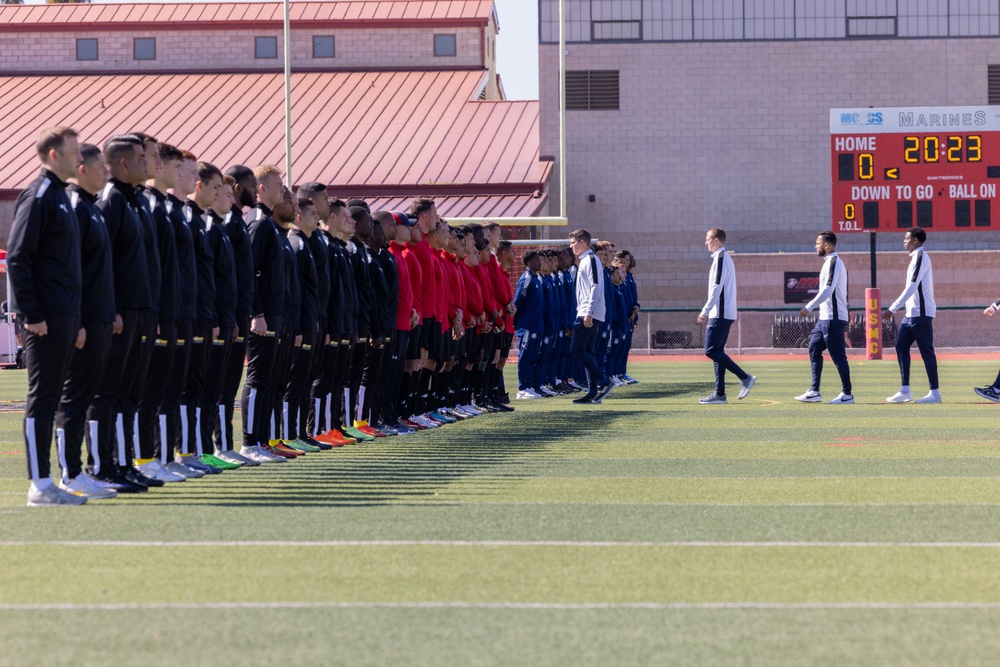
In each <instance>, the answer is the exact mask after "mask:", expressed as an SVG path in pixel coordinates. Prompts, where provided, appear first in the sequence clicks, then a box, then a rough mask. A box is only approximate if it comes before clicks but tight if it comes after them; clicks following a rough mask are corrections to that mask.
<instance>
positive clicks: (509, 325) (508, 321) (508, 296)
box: [497, 265, 514, 334]
mask: <svg viewBox="0 0 1000 667" xmlns="http://www.w3.org/2000/svg"><path fill="white" fill-rule="evenodd" d="M497 268H499V265H497ZM500 279H501V280H502V281H503V287H504V295H505V296H504V298H505V301H504V303H505V304H506V303H510V302H511V301H513V300H514V286H513V285H511V283H510V274H509V273H508V272H506V271H504V270H503V269H500ZM503 319H504V329H503V330H504V331H505V332H506V333H509V334H512V333H514V318H513V317H511V316H510V315H506V314H505V315H504V318H503Z"/></svg>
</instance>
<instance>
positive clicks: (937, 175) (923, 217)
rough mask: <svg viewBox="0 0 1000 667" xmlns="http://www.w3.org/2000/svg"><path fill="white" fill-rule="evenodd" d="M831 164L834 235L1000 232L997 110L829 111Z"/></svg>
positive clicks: (999, 124) (999, 121) (999, 123)
mask: <svg viewBox="0 0 1000 667" xmlns="http://www.w3.org/2000/svg"><path fill="white" fill-rule="evenodd" d="M830 158H831V169H832V171H831V173H832V177H833V231H834V232H837V233H840V232H865V231H872V232H877V231H899V230H906V229H909V228H910V227H923V228H925V229H928V230H930V229H933V230H937V231H977V230H978V231H985V230H989V229H1000V208H998V206H997V205H996V197H997V185H998V184H1000V107H913V108H899V107H897V108H874V109H867V108H866V109H831V110H830ZM994 217H995V218H996V219H994Z"/></svg>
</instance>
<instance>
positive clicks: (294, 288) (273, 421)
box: [268, 187, 302, 458]
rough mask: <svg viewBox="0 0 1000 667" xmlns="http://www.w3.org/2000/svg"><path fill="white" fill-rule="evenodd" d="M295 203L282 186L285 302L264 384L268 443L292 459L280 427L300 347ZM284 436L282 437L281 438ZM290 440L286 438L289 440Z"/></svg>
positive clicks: (278, 217)
mask: <svg viewBox="0 0 1000 667" xmlns="http://www.w3.org/2000/svg"><path fill="white" fill-rule="evenodd" d="M297 210H298V202H297V201H296V200H295V198H294V197H292V193H291V191H290V190H289V189H288V188H287V187H286V188H284V190H283V192H282V199H281V203H280V204H279V205H277V206H275V207H274V221H275V222H276V223H277V225H278V227H279V228H280V229H281V231H282V234H281V236H280V238H279V239H278V242H279V246H280V248H281V253H280V257H281V261H282V263H283V269H282V275H283V276H284V278H285V301H284V313H283V317H282V327H281V331H280V332H279V333H278V349H277V352H276V353H275V362H274V372H273V373H272V374H271V382H270V384H268V402H269V403H270V404H271V405H272V409H271V416H270V418H269V420H268V421H269V428H268V430H269V438H268V444H269V445H271V447H273V448H276V450H277V452H278V454H279V455H282V456H290V457H291V458H294V457H295V456H296V455H297V454H296V452H295V451H294V448H293V449H292V450H290V449H289V448H287V447H284V446H283V445H285V444H287V443H285V442H284V440H285V439H289V438H288V434H287V433H285V429H284V428H283V426H284V424H285V405H284V396H285V390H286V388H287V386H288V376H289V374H290V372H291V364H292V355H293V353H294V352H295V351H296V349H297V348H299V347H300V346H301V345H302V332H301V329H300V327H301V322H300V319H301V317H302V285H301V284H300V282H299V268H298V262H297V261H296V256H295V251H294V250H292V246H291V244H290V243H289V242H288V236H287V234H288V230H289V229H290V228H291V227H292V223H294V222H295V218H296V211H297ZM283 434H284V436H285V437H284V438H282V435H283ZM289 441H290V439H289Z"/></svg>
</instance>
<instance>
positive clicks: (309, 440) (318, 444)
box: [302, 437, 333, 451]
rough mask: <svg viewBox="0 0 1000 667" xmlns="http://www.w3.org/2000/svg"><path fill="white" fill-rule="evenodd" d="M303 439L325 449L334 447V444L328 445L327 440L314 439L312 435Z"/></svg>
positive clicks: (308, 443)
mask: <svg viewBox="0 0 1000 667" xmlns="http://www.w3.org/2000/svg"><path fill="white" fill-rule="evenodd" d="M302 441H303V442H305V443H306V444H307V445H312V446H313V447H319V448H320V449H321V450H323V451H327V450H330V449H333V445H328V444H326V443H325V442H320V441H319V440H313V439H312V438H310V437H305V438H302Z"/></svg>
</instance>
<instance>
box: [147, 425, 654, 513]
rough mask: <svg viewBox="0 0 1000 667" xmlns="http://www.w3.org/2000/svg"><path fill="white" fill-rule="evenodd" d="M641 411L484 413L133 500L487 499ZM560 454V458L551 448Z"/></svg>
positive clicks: (323, 502)
mask: <svg viewBox="0 0 1000 667" xmlns="http://www.w3.org/2000/svg"><path fill="white" fill-rule="evenodd" d="M639 414H642V413H641V412H639V411H613V412H612V411H597V410H594V411H584V410H562V411H552V412H530V413H529V412H526V413H511V414H509V415H502V416H500V415H497V416H494V417H493V418H492V419H490V418H489V417H487V418H485V419H484V418H479V419H477V420H472V421H471V422H465V423H461V424H454V425H452V426H450V427H444V428H441V429H436V430H433V431H423V432H421V433H419V434H416V435H412V436H406V437H403V436H397V437H394V438H385V439H379V440H376V441H375V442H368V443H360V444H355V445H349V446H348V447H345V448H343V449H335V450H333V451H330V452H321V453H318V454H309V455H307V456H306V457H305V459H304V460H301V461H290V462H288V463H284V464H278V465H275V464H271V465H265V466H260V467H259V468H253V469H249V470H240V471H235V472H227V473H224V474H223V475H220V476H218V478H217V479H211V480H194V481H192V482H186V483H184V484H178V485H168V486H167V487H166V488H164V489H155V490H153V491H151V492H150V493H147V494H142V495H140V496H133V497H131V498H128V500H127V502H129V503H130V504H132V503H134V504H136V505H144V506H145V505H210V506H244V505H246V506H261V507H268V506H271V507H308V506H337V505H350V506H359V505H385V504H400V503H403V504H405V503H406V502H423V501H433V502H435V503H436V502H438V501H441V502H443V503H448V502H449V500H452V501H453V502H454V501H459V502H461V501H462V500H461V499H468V498H470V497H472V498H480V499H482V500H484V501H488V500H489V499H490V498H493V497H497V494H498V492H499V491H501V490H503V489H505V488H506V487H507V486H508V485H509V484H510V483H511V482H512V481H514V480H517V479H526V478H529V477H531V476H532V472H531V471H530V470H529V469H527V468H526V466H527V465H528V464H530V463H531V461H533V460H534V461H537V460H538V458H544V457H545V451H546V450H559V449H560V448H565V447H567V446H570V447H573V448H574V449H575V450H577V451H580V450H581V449H586V448H588V442H593V438H594V437H595V434H600V433H607V432H608V430H609V429H612V428H613V426H614V422H616V421H617V420H629V419H632V418H634V417H635V416H636V415H639ZM481 420H482V421H481ZM477 422H480V423H479V424H477ZM527 455H531V456H530V459H529V458H528V456H527ZM553 456H554V457H556V456H560V457H561V454H559V453H557V451H553ZM477 478H482V479H478V480H477ZM467 480H471V481H472V484H469V485H465V486H463V487H462V488H461V489H459V490H458V491H457V492H456V493H457V494H460V496H461V498H458V497H455V498H453V499H449V488H448V487H449V485H452V484H455V483H458V482H463V481H467Z"/></svg>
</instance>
